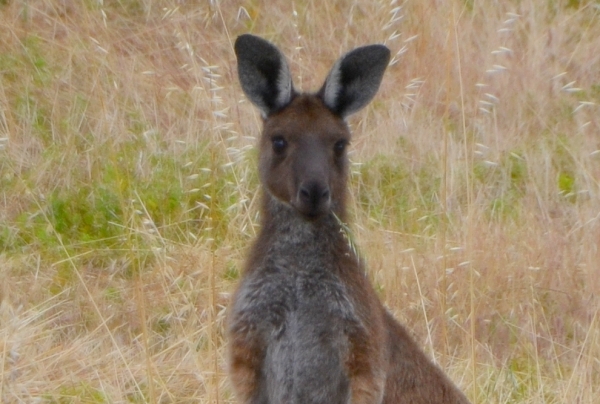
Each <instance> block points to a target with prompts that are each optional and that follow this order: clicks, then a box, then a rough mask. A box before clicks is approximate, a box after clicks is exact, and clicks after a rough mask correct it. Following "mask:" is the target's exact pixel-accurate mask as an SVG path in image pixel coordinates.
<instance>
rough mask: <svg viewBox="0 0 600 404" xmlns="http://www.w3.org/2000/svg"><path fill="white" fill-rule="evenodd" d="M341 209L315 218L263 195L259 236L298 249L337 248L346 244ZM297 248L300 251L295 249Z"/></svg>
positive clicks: (321, 249)
mask: <svg viewBox="0 0 600 404" xmlns="http://www.w3.org/2000/svg"><path fill="white" fill-rule="evenodd" d="M345 216H346V215H345V212H344V210H343V209H338V210H337V211H335V212H334V211H332V212H330V213H328V214H326V215H324V216H321V217H319V218H315V219H312V220H310V219H307V218H305V217H303V216H302V215H301V214H300V213H298V212H297V211H296V210H295V209H294V208H293V207H292V206H290V205H288V204H285V203H283V202H281V201H279V200H277V199H276V198H274V197H272V196H271V195H268V194H266V195H264V196H263V211H262V226H261V238H263V237H268V238H269V239H270V240H271V244H275V245H280V246H285V247H287V246H289V248H290V249H294V248H300V249H301V250H304V251H301V252H302V253H306V252H307V251H306V250H310V249H313V248H316V247H315V246H316V245H319V250H320V251H323V250H324V249H325V250H327V249H331V250H335V251H338V250H339V249H340V248H343V249H345V248H347V240H346V235H345V233H344V228H345V226H344V225H343V218H345ZM299 252H300V251H299Z"/></svg>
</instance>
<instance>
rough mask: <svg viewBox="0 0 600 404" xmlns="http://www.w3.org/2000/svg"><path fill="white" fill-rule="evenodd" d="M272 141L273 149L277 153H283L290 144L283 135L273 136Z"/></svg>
mask: <svg viewBox="0 0 600 404" xmlns="http://www.w3.org/2000/svg"><path fill="white" fill-rule="evenodd" d="M271 143H272V144H273V151H274V152H275V154H282V153H283V152H284V151H285V149H286V148H287V145H288V143H287V141H286V140H285V139H284V138H283V137H281V136H275V137H274V138H272V139H271Z"/></svg>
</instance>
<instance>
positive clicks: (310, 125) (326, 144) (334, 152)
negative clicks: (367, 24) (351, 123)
mask: <svg viewBox="0 0 600 404" xmlns="http://www.w3.org/2000/svg"><path fill="white" fill-rule="evenodd" d="M235 53H236V56H237V59H238V76H239V79H240V84H241V85H242V89H243V90H244V93H245V94H246V96H247V97H248V99H249V100H250V101H251V102H252V103H253V104H254V105H256V106H257V107H258V109H259V110H260V112H261V114H262V116H263V119H264V129H263V135H262V138H261V142H260V176H261V180H262V183H263V184H264V185H265V188H266V191H267V193H268V194H269V195H270V196H273V197H274V198H275V199H276V200H278V201H280V202H283V203H284V204H287V205H289V206H292V207H293V208H294V209H295V210H296V211H297V212H298V213H299V214H301V215H302V216H303V217H305V218H307V219H317V218H319V217H321V216H323V215H326V214H328V213H329V212H331V211H332V210H333V211H335V212H338V213H339V212H342V211H343V210H344V209H343V204H344V197H345V185H346V178H347V174H346V173H347V164H348V163H347V157H346V146H347V145H348V142H349V140H350V133H349V131H348V127H347V126H346V124H345V122H344V119H345V118H346V117H348V116H349V115H351V114H353V113H354V112H356V111H358V110H360V109H361V108H363V107H364V106H365V105H367V104H368V103H369V102H370V101H371V99H372V98H373V96H375V93H376V92H377V89H378V88H379V84H380V83H381V78H382V76H383V72H384V71H385V68H386V66H387V64H388V61H389V59H390V51H389V49H388V48H386V47H385V46H383V45H369V46H363V47H360V48H356V49H354V50H353V51H350V52H348V53H346V54H345V55H343V56H342V57H341V58H340V59H338V61H337V62H335V63H334V65H333V67H332V68H331V70H330V71H329V74H328V75H327V78H326V79H325V82H324V83H323V86H322V87H321V89H320V90H319V91H318V92H317V93H315V94H306V93H303V94H299V93H298V92H296V90H295V89H294V85H293V83H292V75H291V72H290V69H289V66H288V63H287V61H286V59H285V57H284V56H283V54H282V53H281V52H280V51H279V49H277V47H275V46H274V45H272V44H271V43H270V42H267V41H265V40H264V39H262V38H259V37H256V36H253V35H242V36H240V37H239V38H238V39H237V40H236V42H235Z"/></svg>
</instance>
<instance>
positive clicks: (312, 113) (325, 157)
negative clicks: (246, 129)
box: [259, 95, 350, 219]
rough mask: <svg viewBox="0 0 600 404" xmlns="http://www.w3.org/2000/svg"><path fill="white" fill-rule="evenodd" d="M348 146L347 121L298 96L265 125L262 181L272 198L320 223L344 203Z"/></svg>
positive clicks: (317, 102) (308, 97)
mask: <svg viewBox="0 0 600 404" xmlns="http://www.w3.org/2000/svg"><path fill="white" fill-rule="evenodd" d="M349 142H350V133H349V131H348V128H347V126H346V124H345V123H344V121H343V120H342V119H341V118H339V117H338V116H336V115H335V114H334V113H332V112H331V111H330V110H329V109H328V108H327V107H326V106H325V105H324V104H323V102H322V101H321V100H320V99H319V98H318V97H317V96H313V95H300V96H297V97H295V98H294V99H293V100H292V102H291V103H290V105H288V106H287V107H285V108H284V109H282V110H281V111H279V112H277V113H275V114H273V115H271V116H269V117H268V118H267V119H266V120H265V125H264V131H263V135H262V139H261V142H260V163H259V166H260V168H259V169H260V176H261V180H262V182H263V184H264V185H265V186H266V189H267V190H268V192H269V193H270V194H271V195H273V196H274V197H276V198H277V199H279V200H280V201H281V202H283V203H286V204H288V205H290V206H292V207H293V208H294V209H296V211H297V212H298V213H300V214H301V215H303V216H304V217H305V218H307V219H316V218H318V217H320V216H322V215H324V214H327V213H329V212H330V211H331V209H332V208H333V209H335V207H336V206H337V205H338V204H339V203H341V201H342V200H343V198H344V192H345V188H346V187H345V184H346V178H347V174H346V171H347V165H348V162H347V156H346V146H347V145H348V143H349Z"/></svg>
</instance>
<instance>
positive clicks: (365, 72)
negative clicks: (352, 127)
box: [318, 45, 390, 118]
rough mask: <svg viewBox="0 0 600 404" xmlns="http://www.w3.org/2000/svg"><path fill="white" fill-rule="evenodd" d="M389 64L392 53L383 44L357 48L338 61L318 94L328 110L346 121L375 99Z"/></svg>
mask: <svg viewBox="0 0 600 404" xmlns="http://www.w3.org/2000/svg"><path fill="white" fill-rule="evenodd" d="M389 61H390V50H389V49H388V48H387V47H385V46H384V45H369V46H363V47H360V48H356V49H354V50H353V51H350V52H348V53H346V54H345V55H344V56H342V57H341V58H340V59H339V60H338V61H337V62H335V64H334V65H333V68H332V69H331V71H330V72H329V75H328V76H327V79H326V80H325V84H323V87H321V90H320V91H319V93H318V94H319V96H320V97H321V98H322V99H323V102H325V105H327V107H328V108H329V109H331V110H332V111H333V112H334V113H336V114H338V115H339V116H341V117H342V118H345V117H347V116H348V115H350V114H353V113H354V112H356V111H358V110H359V109H361V108H363V107H364V106H366V105H367V104H368V103H369V101H371V99H372V98H373V97H374V96H375V94H376V93H377V90H378V89H379V85H380V84H381V79H382V77H383V72H384V71H385V68H386V67H387V65H388V63H389Z"/></svg>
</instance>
